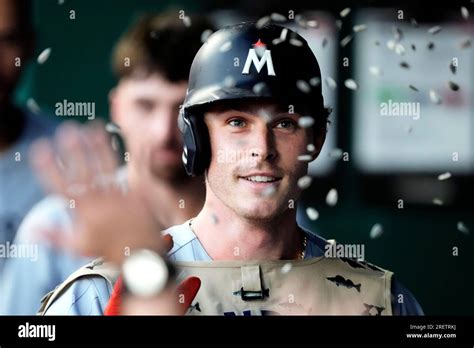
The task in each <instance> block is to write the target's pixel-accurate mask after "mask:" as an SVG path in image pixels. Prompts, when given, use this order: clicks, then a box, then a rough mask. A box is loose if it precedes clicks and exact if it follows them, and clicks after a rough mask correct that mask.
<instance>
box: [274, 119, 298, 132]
mask: <svg viewBox="0 0 474 348" xmlns="http://www.w3.org/2000/svg"><path fill="white" fill-rule="evenodd" d="M276 128H281V129H290V130H292V129H295V128H296V122H295V121H293V120H291V119H286V120H281V121H280V122H278V123H277V125H276Z"/></svg>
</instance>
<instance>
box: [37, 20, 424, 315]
mask: <svg viewBox="0 0 474 348" xmlns="http://www.w3.org/2000/svg"><path fill="white" fill-rule="evenodd" d="M260 24H261V23H260ZM320 81H321V73H320V69H319V65H318V62H317V60H316V58H315V56H314V54H313V52H312V51H311V49H310V48H309V46H308V44H307V42H306V41H305V40H304V38H303V37H301V36H300V35H299V34H297V33H296V32H294V31H292V30H290V29H289V28H286V27H283V26H279V25H275V24H271V23H267V24H263V25H257V24H255V23H243V24H239V25H234V26H231V27H226V28H224V29H221V30H219V31H217V32H216V33H214V34H213V35H211V37H210V38H209V39H208V40H207V41H206V42H205V44H204V45H203V46H202V47H201V49H200V50H199V52H198V53H197V55H196V57H195V59H194V61H193V64H192V67H191V72H190V77H189V86H188V91H187V96H186V100H185V102H184V105H183V107H182V109H181V113H180V129H181V131H182V133H183V141H184V151H183V162H184V166H185V168H186V171H187V173H188V174H189V175H193V176H196V175H201V174H204V177H205V183H206V199H205V203H204V206H203V208H202V210H201V211H200V212H199V214H197V216H196V217H194V218H192V219H190V220H188V221H186V222H185V223H183V224H181V225H176V226H173V227H171V228H168V229H166V230H165V231H163V234H164V235H168V236H171V238H172V246H171V247H170V250H169V251H168V252H167V256H164V252H163V250H164V248H163V246H162V245H161V246H159V244H160V243H159V242H158V239H160V236H159V235H158V233H157V232H156V230H154V228H156V225H155V226H153V225H152V224H151V223H146V221H147V217H146V209H137V208H135V210H132V209H127V207H131V206H132V202H131V201H124V198H118V196H117V197H116V198H113V199H110V198H109V199H107V198H106V197H107V195H108V194H109V195H110V193H108V192H107V191H104V192H103V193H100V192H97V191H95V192H94V193H93V196H91V197H94V199H92V198H91V197H88V195H89V194H88V193H85V194H84V197H85V198H84V199H86V200H87V201H88V202H90V204H91V205H92V207H88V208H87V209H86V210H93V209H94V208H96V209H99V205H100V206H104V204H105V203H107V204H108V205H109V208H108V211H113V214H112V213H110V214H104V216H102V219H101V220H100V221H97V220H96V221H94V223H88V219H87V211H86V212H84V214H83V216H82V217H81V216H79V217H78V218H79V219H81V221H82V222H83V223H84V224H85V226H84V231H86V230H87V232H84V234H83V235H82V236H81V238H82V239H81V245H82V247H83V248H85V249H88V250H94V251H95V252H96V253H99V252H100V253H101V254H102V255H104V256H106V257H108V258H110V259H113V260H115V261H118V263H120V264H121V265H122V266H121V269H115V270H111V269H110V268H107V267H105V266H104V263H103V262H102V261H100V260H99V261H96V262H93V263H91V264H90V265H88V266H87V267H84V268H83V269H80V270H78V271H77V272H76V273H75V274H73V275H71V277H70V278H69V279H68V280H67V281H66V282H64V283H63V284H62V285H61V286H59V287H58V288H57V289H56V290H55V291H54V292H52V293H50V294H49V295H48V296H47V297H46V298H45V301H44V302H43V304H42V308H41V311H40V312H41V313H43V314H75V315H87V314H98V315H100V314H103V313H104V311H109V309H110V308H111V307H113V308H114V311H113V312H114V313H124V312H126V313H129V312H130V311H129V310H123V311H120V310H117V307H120V303H121V302H120V299H121V297H122V296H125V295H126V296H130V295H132V298H133V297H134V298H145V299H147V298H148V299H150V301H151V299H156V298H160V296H163V293H164V291H166V290H165V289H168V285H169V284H170V282H171V283H173V281H172V279H177V280H178V281H180V280H182V279H186V277H194V278H193V279H199V280H200V288H199V291H197V292H195V293H193V294H191V295H189V294H188V292H187V290H186V289H185V290H184V291H181V292H182V293H180V292H179V291H178V295H182V296H178V297H177V298H178V301H179V300H182V301H181V303H183V302H186V303H188V304H189V306H188V308H187V310H186V313H187V314H197V315H199V314H220V315H253V314H260V315H269V314H354V315H421V314H423V312H422V310H421V308H420V306H419V304H418V302H417V301H416V299H415V298H414V297H413V295H412V294H411V293H410V292H409V291H408V290H407V289H406V288H405V287H403V286H402V285H401V284H400V283H399V282H398V281H397V280H396V279H395V278H394V277H393V274H392V272H390V271H387V270H384V269H382V268H379V267H377V266H374V265H372V264H369V263H367V262H365V261H360V260H354V259H351V258H346V257H342V258H341V257H340V258H328V257H325V256H324V251H325V250H326V249H327V246H328V245H329V244H330V242H328V241H326V240H324V239H322V238H321V237H319V236H317V235H315V234H314V233H312V232H311V231H308V230H305V229H303V228H301V227H300V226H298V224H297V222H296V210H295V208H294V207H295V202H297V201H298V199H299V197H300V194H301V192H302V190H303V189H304V188H305V187H307V186H308V182H309V181H310V180H311V179H310V178H309V177H308V176H307V170H308V160H302V157H301V156H303V155H305V156H309V157H310V160H314V159H316V158H317V156H318V154H319V152H320V150H321V148H322V146H323V144H324V140H325V135H326V125H327V118H328V115H329V111H328V109H327V108H325V107H324V102H323V98H322V93H321V84H320ZM101 151H102V149H101ZM303 158H304V159H307V157H303ZM58 180H61V179H60V178H58ZM98 196H99V197H101V198H100V199H99V200H98V199H97V197H98ZM94 201H98V202H99V203H97V206H94ZM136 204H139V203H136ZM136 204H135V205H134V206H136ZM119 215H120V218H118V217H119ZM114 216H115V217H116V218H115V219H114ZM117 218H118V219H117ZM115 220H117V221H115ZM148 221H151V220H149V218H148ZM127 228H133V230H134V235H133V236H132V235H128V236H127V234H126V229H127ZM153 233H155V236H153ZM97 235H101V236H103V238H102V239H103V240H105V241H108V242H104V241H102V242H101V241H98V240H97ZM114 237H115V241H116V242H115V243H112V241H113V240H114ZM138 240H139V242H138ZM126 245H132V246H133V247H132V248H131V252H130V254H129V255H127V256H126V257H121V256H120V255H119V254H120V251H121V250H123V248H124V246H126ZM112 285H114V291H113V292H112V291H111V290H110V288H111V286H112ZM78 289H82V290H81V292H80V293H79V292H78ZM124 294H125V295H124ZM97 298H100V299H108V307H107V305H102V304H103V302H104V301H102V302H100V303H99V302H98V301H97V300H96V299H97ZM150 303H151V302H150ZM106 308H107V309H106ZM109 313H110V312H109Z"/></svg>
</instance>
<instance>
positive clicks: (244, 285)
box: [38, 257, 393, 316]
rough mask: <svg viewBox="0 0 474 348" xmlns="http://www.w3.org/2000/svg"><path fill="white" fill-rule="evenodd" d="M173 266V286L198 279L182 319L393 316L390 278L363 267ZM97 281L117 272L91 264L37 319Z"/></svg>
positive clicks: (336, 262) (326, 263)
mask: <svg viewBox="0 0 474 348" xmlns="http://www.w3.org/2000/svg"><path fill="white" fill-rule="evenodd" d="M173 264H174V265H175V266H176V268H177V272H178V276H177V280H178V282H179V281H181V280H183V279H185V278H186V277H188V276H196V277H198V278H200V279H201V288H200V289H199V292H198V293H197V295H196V297H195V299H194V301H193V302H192V305H191V306H190V307H189V309H188V311H187V313H186V314H187V315H244V316H249V315H293V314H294V315H307V314H309V315H392V305H391V291H390V288H391V278H392V274H393V273H392V272H390V271H386V270H384V269H381V268H379V267H376V266H374V265H371V264H369V263H365V262H359V261H355V260H352V259H344V258H325V257H318V258H312V259H308V260H304V261H293V260H292V261H210V262H202V261H199V262H197V261H193V262H174V263H173ZM97 276H99V277H103V278H105V279H106V280H107V281H108V282H109V283H110V284H111V285H112V286H113V284H114V283H115V282H116V280H117V278H118V276H119V271H118V270H117V269H113V268H111V267H110V266H109V265H108V264H107V263H103V261H101V260H96V261H93V262H92V263H91V264H89V265H87V266H85V267H83V268H81V269H79V270H78V271H77V272H75V273H74V274H72V275H71V276H70V277H69V278H68V279H67V280H66V281H65V282H64V283H63V284H61V285H60V286H58V287H57V288H56V289H55V290H53V291H52V292H50V293H49V294H47V295H46V296H45V297H44V299H43V301H42V306H41V308H40V311H39V313H38V314H44V312H46V311H47V309H48V308H49V306H51V304H52V303H53V302H54V300H55V299H57V298H58V297H59V296H61V294H62V293H64V291H66V289H67V288H68V287H69V286H70V285H71V284H72V283H73V282H74V281H76V280H77V279H79V278H82V277H97ZM182 296H184V295H182ZM178 299H179V295H178ZM182 300H183V302H184V299H182Z"/></svg>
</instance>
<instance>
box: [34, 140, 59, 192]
mask: <svg viewBox="0 0 474 348" xmlns="http://www.w3.org/2000/svg"><path fill="white" fill-rule="evenodd" d="M29 157H30V161H31V164H32V166H33V168H34V169H35V171H36V174H37V176H38V178H39V180H40V182H41V183H42V185H43V188H44V189H45V191H48V192H50V193H55V194H60V195H64V194H65V192H66V188H67V186H68V185H67V181H66V180H65V177H64V174H63V173H62V171H61V169H60V168H59V165H58V162H57V158H56V154H55V151H54V149H53V144H52V143H51V141H49V140H47V139H40V140H37V141H36V142H35V143H33V145H32V146H31V150H30V156H29Z"/></svg>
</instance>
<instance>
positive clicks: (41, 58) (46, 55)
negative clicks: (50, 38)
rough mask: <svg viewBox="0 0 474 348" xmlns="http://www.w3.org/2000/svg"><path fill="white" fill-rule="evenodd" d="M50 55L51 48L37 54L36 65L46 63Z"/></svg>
mask: <svg viewBox="0 0 474 348" xmlns="http://www.w3.org/2000/svg"><path fill="white" fill-rule="evenodd" d="M50 55H51V48H50V47H48V48H46V49H45V50H43V52H41V53H40V54H39V56H38V59H37V62H38V64H44V63H46V61H47V60H48V58H49V56H50Z"/></svg>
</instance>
